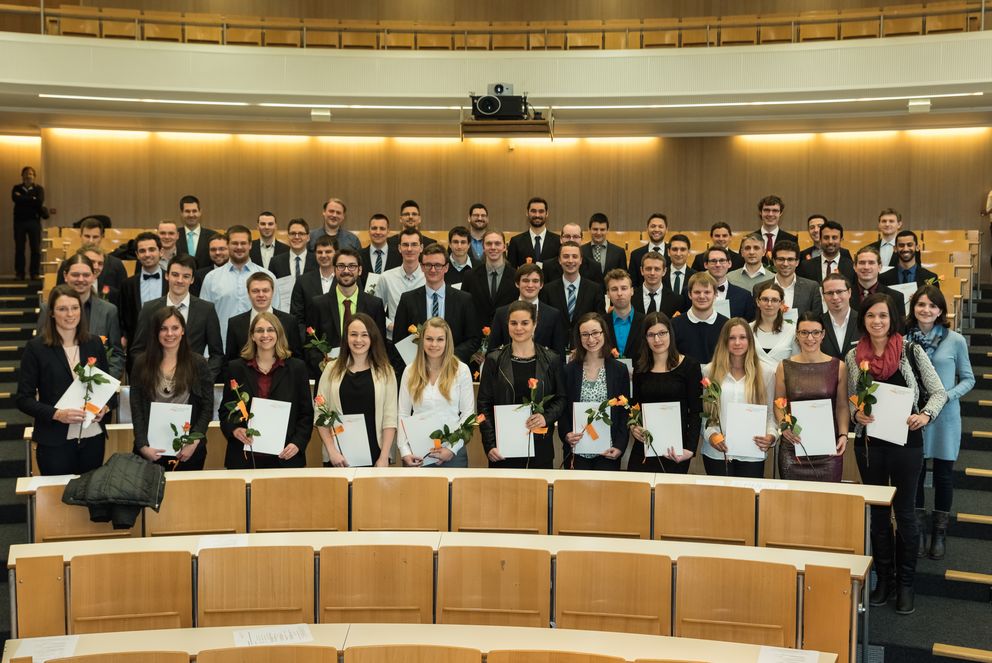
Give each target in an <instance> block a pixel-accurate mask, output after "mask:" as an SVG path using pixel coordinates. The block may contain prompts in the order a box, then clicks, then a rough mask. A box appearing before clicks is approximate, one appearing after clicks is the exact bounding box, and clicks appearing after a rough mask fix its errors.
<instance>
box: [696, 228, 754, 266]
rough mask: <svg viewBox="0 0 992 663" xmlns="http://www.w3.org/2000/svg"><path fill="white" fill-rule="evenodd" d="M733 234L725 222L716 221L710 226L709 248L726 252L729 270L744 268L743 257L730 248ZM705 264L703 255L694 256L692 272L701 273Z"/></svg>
mask: <svg viewBox="0 0 992 663" xmlns="http://www.w3.org/2000/svg"><path fill="white" fill-rule="evenodd" d="M733 236H734V233H733V231H732V230H731V229H730V224H729V223H727V222H725V221H717V222H716V223H714V224H713V225H712V226H710V246H714V247H716V248H718V249H723V250H724V251H726V252H727V257H729V258H730V269H732V270H733V269H740V268H741V267H743V266H744V257H743V256H742V255H741V254H739V253H738V252H737V251H734V250H733V249H731V248H730V240H731V239H732V238H733ZM704 263H705V253H699V254H697V255H696V257H695V259H694V260H693V261H692V270H693V271H694V272H701V271H703V270H705V269H706V265H705V264H704Z"/></svg>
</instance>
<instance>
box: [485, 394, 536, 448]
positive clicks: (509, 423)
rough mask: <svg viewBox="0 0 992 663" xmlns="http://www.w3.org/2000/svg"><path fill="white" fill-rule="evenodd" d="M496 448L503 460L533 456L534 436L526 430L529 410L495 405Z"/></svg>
mask: <svg viewBox="0 0 992 663" xmlns="http://www.w3.org/2000/svg"><path fill="white" fill-rule="evenodd" d="M494 413H495V419H496V422H495V423H496V448H497V449H499V453H500V455H502V456H503V457H504V458H530V457H531V456H533V455H534V436H533V435H532V434H531V432H530V431H529V430H527V420H528V419H530V414H531V412H530V408H529V407H527V406H521V405H497V406H496V407H495V408H494Z"/></svg>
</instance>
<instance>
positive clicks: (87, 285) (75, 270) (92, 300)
mask: <svg viewBox="0 0 992 663" xmlns="http://www.w3.org/2000/svg"><path fill="white" fill-rule="evenodd" d="M63 267H64V269H65V271H64V272H62V276H63V278H65V282H66V283H67V284H68V285H69V286H70V287H71V288H72V289H73V290H75V291H76V292H77V293H79V298H80V299H81V300H82V302H83V314H84V315H85V316H86V323H87V325H88V326H89V330H90V334H93V335H94V336H103V337H105V338H106V340H105V341H104V345H106V346H107V347H108V348H110V352H109V356H108V363H109V364H110V371H109V373H110V374H111V375H112V376H114V377H115V378H117V379H118V380H119V379H120V378H121V376H122V375H124V348H123V346H122V345H121V320H120V314H119V313H118V311H117V307H116V306H114V305H113V304H111V303H110V302H108V301H105V300H103V299H100V298H99V297H97V296H96V293H94V292H93V280H94V278H95V277H94V275H93V263H92V262H91V261H90V259H89V258H87V257H86V256H85V255H84V254H82V253H75V254H73V255H71V256H69V258H68V259H67V260H66V261H65V262H64V263H63ZM47 319H48V306H47V304H42V305H41V315H40V316H38V331H39V332H41V330H42V327H43V326H44V324H45V320H47Z"/></svg>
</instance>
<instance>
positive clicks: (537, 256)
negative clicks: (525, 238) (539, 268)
mask: <svg viewBox="0 0 992 663" xmlns="http://www.w3.org/2000/svg"><path fill="white" fill-rule="evenodd" d="M534 262H541V236H540V235H538V236H537V237H535V238H534Z"/></svg>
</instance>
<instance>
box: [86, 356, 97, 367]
mask: <svg viewBox="0 0 992 663" xmlns="http://www.w3.org/2000/svg"><path fill="white" fill-rule="evenodd" d="M86 365H87V366H96V357H90V358H89V359H87V360H86Z"/></svg>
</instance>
